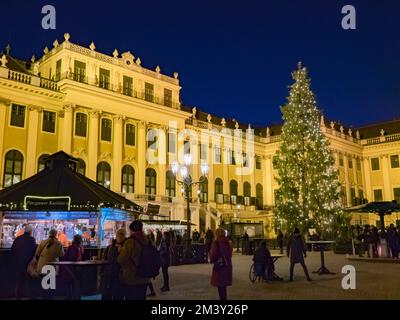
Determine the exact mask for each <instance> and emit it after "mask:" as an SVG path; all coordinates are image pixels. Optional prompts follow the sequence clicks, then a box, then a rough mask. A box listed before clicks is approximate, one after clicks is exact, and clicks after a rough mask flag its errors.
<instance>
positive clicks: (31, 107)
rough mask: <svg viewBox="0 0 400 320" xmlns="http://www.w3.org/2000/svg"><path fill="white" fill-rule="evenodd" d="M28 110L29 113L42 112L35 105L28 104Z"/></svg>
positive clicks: (40, 108) (41, 109)
mask: <svg viewBox="0 0 400 320" xmlns="http://www.w3.org/2000/svg"><path fill="white" fill-rule="evenodd" d="M28 110H29V111H37V112H42V111H43V108H42V107H40V106H35V105H32V104H30V105H28Z"/></svg>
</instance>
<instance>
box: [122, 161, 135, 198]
mask: <svg viewBox="0 0 400 320" xmlns="http://www.w3.org/2000/svg"><path fill="white" fill-rule="evenodd" d="M134 181H135V170H134V169H133V168H132V167H131V166H129V165H126V166H124V167H123V168H122V183H121V191H122V192H123V193H133V192H134V186H135V182H134Z"/></svg>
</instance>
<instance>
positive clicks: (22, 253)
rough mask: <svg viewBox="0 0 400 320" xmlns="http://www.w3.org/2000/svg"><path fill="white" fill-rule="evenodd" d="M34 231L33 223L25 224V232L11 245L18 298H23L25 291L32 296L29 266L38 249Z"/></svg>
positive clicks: (16, 295) (16, 296)
mask: <svg viewBox="0 0 400 320" xmlns="http://www.w3.org/2000/svg"><path fill="white" fill-rule="evenodd" d="M32 231H33V228H32V226H31V225H25V227H24V233H23V234H22V235H21V236H19V237H17V238H16V239H15V240H14V242H13V244H12V247H11V252H12V255H13V257H14V261H15V267H16V270H15V271H16V284H15V298H16V299H17V300H20V299H21V297H22V295H23V292H24V291H25V293H26V295H27V296H28V297H29V296H30V292H29V291H30V290H29V277H28V274H27V267H28V264H29V262H30V261H31V260H32V258H33V257H34V254H35V250H36V241H35V239H34V238H33V237H32Z"/></svg>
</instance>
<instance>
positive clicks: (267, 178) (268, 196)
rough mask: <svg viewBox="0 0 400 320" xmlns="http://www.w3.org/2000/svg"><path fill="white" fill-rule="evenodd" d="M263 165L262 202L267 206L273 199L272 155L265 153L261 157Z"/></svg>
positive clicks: (271, 203) (272, 203)
mask: <svg viewBox="0 0 400 320" xmlns="http://www.w3.org/2000/svg"><path fill="white" fill-rule="evenodd" d="M263 162H264V163H263V167H264V168H265V174H263V185H264V193H263V197H264V204H265V205H268V206H272V205H274V199H273V188H272V179H273V174H274V173H273V170H272V155H267V156H265V157H264V159H263Z"/></svg>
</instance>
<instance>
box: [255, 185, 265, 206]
mask: <svg viewBox="0 0 400 320" xmlns="http://www.w3.org/2000/svg"><path fill="white" fill-rule="evenodd" d="M256 199H257V209H259V210H261V209H262V208H263V186H262V185H261V184H259V183H258V184H257V185H256Z"/></svg>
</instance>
